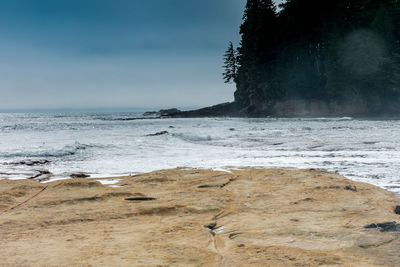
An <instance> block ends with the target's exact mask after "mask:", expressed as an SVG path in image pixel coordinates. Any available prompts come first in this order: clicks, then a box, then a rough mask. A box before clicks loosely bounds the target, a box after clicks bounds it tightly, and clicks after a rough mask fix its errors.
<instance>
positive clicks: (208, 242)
mask: <svg viewBox="0 0 400 267" xmlns="http://www.w3.org/2000/svg"><path fill="white" fill-rule="evenodd" d="M117 185H119V186H120V187H117V188H112V187H109V186H104V185H101V184H100V183H99V182H97V181H96V180H92V179H70V180H65V181H57V182H52V183H49V184H40V183H37V182H33V181H30V180H20V181H8V180H2V181H0V213H1V216H0V236H1V242H0V249H1V251H2V253H0V262H1V265H3V266H396V265H398V263H399V262H400V255H399V253H398V251H399V249H400V239H399V233H398V231H399V230H400V226H399V225H396V224H390V225H391V227H389V228H382V227H381V228H377V226H376V225H375V226H374V225H372V226H369V227H370V228H365V226H366V225H367V224H371V223H374V224H378V223H382V222H392V221H396V220H397V221H400V215H398V214H396V213H395V210H396V209H395V207H396V206H397V205H400V200H399V198H398V197H397V196H396V195H394V194H393V193H390V192H387V191H385V190H383V189H380V188H377V187H375V186H372V185H368V184H362V183H355V182H352V181H350V180H347V179H345V178H344V177H342V176H340V175H337V174H334V173H328V172H325V171H319V170H298V171H288V170H261V169H260V170H234V171H233V172H232V173H227V172H214V171H209V170H195V169H174V170H165V171H157V172H153V173H148V174H141V175H137V176H132V177H121V178H120V181H119V183H118V184H117ZM385 229H386V230H387V232H382V231H386V230H385ZM379 230H381V231H379Z"/></svg>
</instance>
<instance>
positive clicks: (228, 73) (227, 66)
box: [222, 42, 237, 83]
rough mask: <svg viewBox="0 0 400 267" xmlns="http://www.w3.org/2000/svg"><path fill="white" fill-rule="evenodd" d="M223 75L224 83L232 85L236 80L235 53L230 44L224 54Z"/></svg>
mask: <svg viewBox="0 0 400 267" xmlns="http://www.w3.org/2000/svg"><path fill="white" fill-rule="evenodd" d="M223 68H224V73H223V74H222V76H223V79H224V82H225V83H232V82H234V81H235V79H236V73H237V59H236V51H235V49H234V48H233V44H232V42H230V43H229V46H228V49H227V50H226V52H225V54H224V66H223Z"/></svg>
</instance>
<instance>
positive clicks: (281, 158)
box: [0, 113, 400, 192]
mask: <svg viewBox="0 0 400 267" xmlns="http://www.w3.org/2000/svg"><path fill="white" fill-rule="evenodd" d="M135 117H136V118H137V117H140V115H139V114H128V113H126V114H121V113H109V114H107V113H103V114H79V113H75V114H0V179H1V178H8V179H16V178H29V177H32V176H33V175H34V174H35V173H37V172H36V170H38V169H47V170H49V171H50V172H52V173H53V175H54V176H53V177H52V179H64V178H67V177H68V176H69V175H70V174H71V173H73V172H85V173H90V174H91V177H96V178H101V177H117V176H124V175H131V174H135V173H141V172H148V171H154V170H157V169H167V168H175V167H179V166H180V167H182V166H185V167H189V168H212V169H214V170H219V171H227V172H229V171H230V170H231V169H232V166H233V168H236V167H237V168H247V167H257V168H262V167H267V168H270V167H272V168H322V169H327V170H330V171H337V172H339V173H341V174H343V175H345V176H347V177H349V178H351V179H354V180H357V181H363V182H369V183H373V184H375V185H378V186H381V187H384V188H387V189H389V190H392V191H395V192H400V178H399V177H398V170H400V121H399V120H376V119H374V120H356V119H352V118H333V119H331V118H317V119H309V118H304V119H275V118H265V119H243V118H242V119H232V118H205V119H150V120H121V118H122V119H129V118H135ZM162 131H168V133H167V134H163V135H158V136H148V135H151V134H154V133H158V132H162Z"/></svg>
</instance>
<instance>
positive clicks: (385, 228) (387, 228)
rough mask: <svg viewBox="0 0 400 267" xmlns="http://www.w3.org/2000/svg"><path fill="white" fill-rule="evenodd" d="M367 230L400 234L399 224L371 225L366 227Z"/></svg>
mask: <svg viewBox="0 0 400 267" xmlns="http://www.w3.org/2000/svg"><path fill="white" fill-rule="evenodd" d="M364 228H365V229H376V230H379V231H381V232H400V224H398V223H397V222H383V223H377V224H375V223H371V224H367V225H366V226H364Z"/></svg>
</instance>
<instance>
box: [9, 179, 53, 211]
mask: <svg viewBox="0 0 400 267" xmlns="http://www.w3.org/2000/svg"><path fill="white" fill-rule="evenodd" d="M47 187H49V185H46V186H45V187H43V188H42V190H40V191H39V192H37V193H36V194H35V195H33V196H32V197H30V198H28V199H27V200H25V201H23V202H21V203H19V204H18V205H16V206H14V207H11V208H10V209H8V210H5V211H3V212H2V214H3V213H6V212H9V211H12V210H14V209H16V208H18V207H20V206H22V205H24V204H25V203H27V202H28V201H30V200H32V199H33V198H35V197H37V196H38V195H39V194H40V193H42V192H43V191H44V190H46V189H47Z"/></svg>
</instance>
